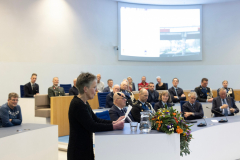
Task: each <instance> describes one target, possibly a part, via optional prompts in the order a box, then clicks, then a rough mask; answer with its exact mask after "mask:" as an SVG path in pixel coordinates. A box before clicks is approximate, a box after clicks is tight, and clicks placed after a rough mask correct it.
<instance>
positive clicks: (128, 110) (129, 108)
mask: <svg viewBox="0 0 240 160" xmlns="http://www.w3.org/2000/svg"><path fill="white" fill-rule="evenodd" d="M131 109H132V106H130V105H128V109H127V112H126V114H125V117H124V119H123V121H124V120H125V119H126V118H127V116H128V114H129V112H130V111H131Z"/></svg>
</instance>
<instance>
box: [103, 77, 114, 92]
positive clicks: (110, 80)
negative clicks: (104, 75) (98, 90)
mask: <svg viewBox="0 0 240 160" xmlns="http://www.w3.org/2000/svg"><path fill="white" fill-rule="evenodd" d="M107 82H108V86H107V87H105V88H104V89H103V92H112V91H113V88H112V86H113V80H112V79H109V80H108V81H107Z"/></svg>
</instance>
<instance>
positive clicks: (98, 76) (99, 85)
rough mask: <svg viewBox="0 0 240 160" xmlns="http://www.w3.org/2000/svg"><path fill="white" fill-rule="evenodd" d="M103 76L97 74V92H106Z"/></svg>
mask: <svg viewBox="0 0 240 160" xmlns="http://www.w3.org/2000/svg"><path fill="white" fill-rule="evenodd" d="M101 78H102V76H101V74H97V90H98V92H103V90H104V83H103V82H102V81H101Z"/></svg>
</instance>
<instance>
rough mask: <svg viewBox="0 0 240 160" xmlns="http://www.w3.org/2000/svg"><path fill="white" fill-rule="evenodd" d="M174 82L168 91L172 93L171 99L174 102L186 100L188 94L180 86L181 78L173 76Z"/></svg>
mask: <svg viewBox="0 0 240 160" xmlns="http://www.w3.org/2000/svg"><path fill="white" fill-rule="evenodd" d="M172 84H173V86H172V87H171V88H169V89H168V92H169V93H170V95H171V99H172V101H173V103H178V102H180V101H185V100H186V96H185V95H184V94H183V90H182V88H179V87H178V84H179V79H177V78H173V80H172Z"/></svg>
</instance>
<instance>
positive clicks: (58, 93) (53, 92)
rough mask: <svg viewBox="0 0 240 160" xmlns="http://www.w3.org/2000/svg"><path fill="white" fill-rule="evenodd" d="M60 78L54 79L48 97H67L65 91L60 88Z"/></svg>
mask: <svg viewBox="0 0 240 160" xmlns="http://www.w3.org/2000/svg"><path fill="white" fill-rule="evenodd" d="M58 83H59V80H58V77H54V78H53V86H52V87H49V88H48V97H49V98H50V97H54V96H65V92H64V89H63V88H62V87H59V86H58Z"/></svg>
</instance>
